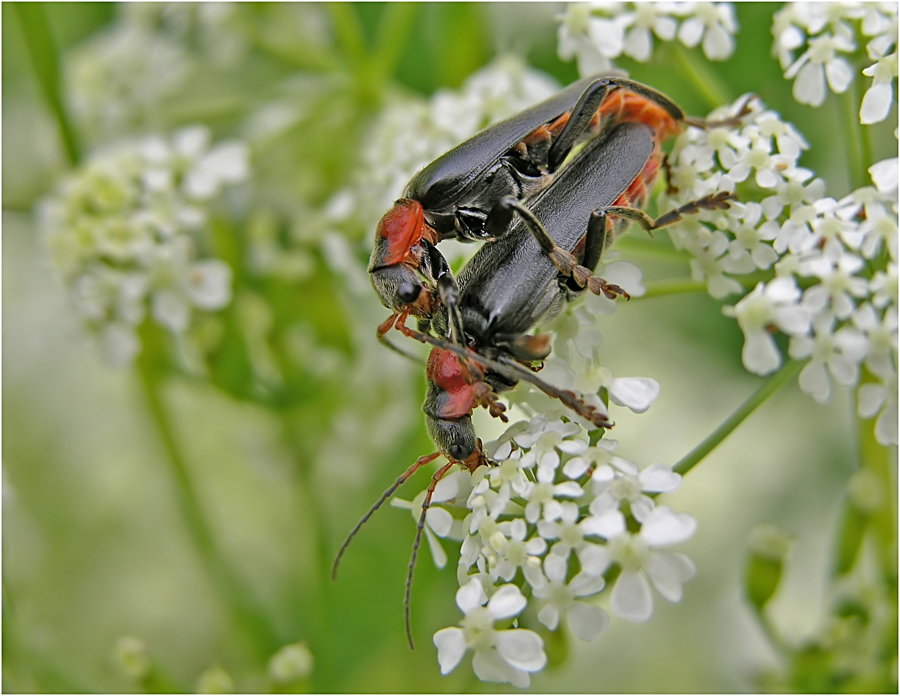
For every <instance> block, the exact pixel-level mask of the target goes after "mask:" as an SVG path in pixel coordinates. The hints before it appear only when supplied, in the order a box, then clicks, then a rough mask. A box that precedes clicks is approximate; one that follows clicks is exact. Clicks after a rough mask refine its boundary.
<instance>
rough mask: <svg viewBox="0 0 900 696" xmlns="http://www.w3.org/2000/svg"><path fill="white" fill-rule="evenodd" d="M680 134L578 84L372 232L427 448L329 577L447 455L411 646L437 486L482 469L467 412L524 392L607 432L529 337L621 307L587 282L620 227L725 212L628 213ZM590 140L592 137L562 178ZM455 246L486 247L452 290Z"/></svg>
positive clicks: (447, 159) (638, 108)
mask: <svg viewBox="0 0 900 696" xmlns="http://www.w3.org/2000/svg"><path fill="white" fill-rule="evenodd" d="M560 110H563V111H562V113H560ZM682 124H691V125H701V126H702V125H706V124H703V123H702V122H698V121H692V120H691V119H686V118H685V117H684V114H683V112H682V111H681V110H680V109H679V108H678V107H677V106H675V105H674V104H673V103H672V102H671V101H670V100H668V99H667V98H666V97H664V96H663V95H661V94H659V93H658V92H656V91H654V90H652V89H650V88H648V87H646V86H644V85H640V84H639V83H634V82H631V81H629V80H625V79H624V78H619V77H602V78H595V79H588V80H582V81H581V82H578V83H575V84H574V85H572V86H570V87H569V88H567V89H565V90H563V92H561V93H560V94H558V95H556V97H554V98H552V99H550V100H548V101H547V102H544V103H543V104H540V105H538V106H537V107H534V108H532V109H530V110H528V111H525V112H523V113H522V114H519V115H518V116H515V117H513V118H511V119H509V120H507V121H504V122H502V123H501V124H498V125H497V126H495V127H494V128H490V129H488V130H486V131H483V132H482V133H480V134H478V135H476V136H475V137H474V138H472V139H471V140H469V141H466V142H465V143H463V144H462V145H460V146H459V147H457V148H456V149H454V150H451V151H450V152H449V153H447V154H446V155H444V156H443V157H441V158H439V159H438V160H436V161H435V162H433V163H432V164H431V165H429V166H428V167H426V168H425V169H423V170H422V172H420V173H419V174H418V175H416V177H414V178H413V180H412V181H411V182H410V184H409V185H408V186H407V190H406V196H407V197H406V198H404V199H401V200H399V201H398V202H397V203H396V204H395V206H394V208H392V209H391V210H390V211H389V212H388V213H387V214H386V215H385V216H384V217H383V218H382V220H381V222H380V223H379V225H378V228H377V230H376V234H375V249H374V251H373V253H372V261H371V263H370V273H371V277H372V283H373V285H374V286H375V289H376V291H377V292H378V293H379V295H380V296H381V299H382V302H383V304H385V306H387V307H388V308H389V309H392V310H393V314H392V316H391V317H390V318H389V319H388V320H387V321H385V322H384V323H383V324H382V325H381V326H380V327H379V329H378V335H379V338H382V339H383V338H384V335H385V334H386V333H387V331H388V330H390V328H391V327H392V326H396V327H397V328H398V329H399V330H400V331H401V332H402V333H403V334H405V335H406V336H409V337H412V338H415V339H417V340H419V341H422V342H425V343H429V344H431V345H432V346H434V348H433V350H432V352H431V355H430V356H429V360H428V383H429V384H428V392H427V395H426V399H425V404H424V406H423V410H424V411H425V415H426V424H427V426H428V431H429V434H430V435H431V437H432V439H433V440H434V442H435V444H436V445H437V447H438V451H437V452H435V453H434V454H430V455H426V456H423V457H421V458H419V460H417V461H416V462H415V463H414V464H413V465H412V466H411V467H410V468H409V469H408V470H407V471H406V472H404V474H403V475H402V476H400V477H399V478H398V479H397V480H396V481H395V482H394V484H393V485H392V486H391V487H390V488H388V490H386V491H385V492H384V494H383V495H382V496H381V498H380V499H379V500H378V501H377V502H376V503H375V505H373V506H372V508H370V510H369V511H368V512H367V513H366V515H365V516H364V517H363V518H362V519H361V520H360V521H359V523H358V524H357V525H356V526H355V527H354V529H353V530H352V531H351V532H350V534H349V536H348V537H347V539H346V541H345V542H344V544H343V545H342V547H341V549H340V551H339V553H338V556H337V558H336V560H335V564H334V568H333V571H332V572H333V575H334V573H335V572H336V570H337V566H338V563H339V562H340V559H341V557H342V555H343V553H344V551H345V550H346V548H347V545H348V544H349V542H350V540H351V539H352V538H353V536H354V535H355V534H356V532H357V531H358V530H359V529H360V527H361V526H362V525H363V524H364V523H365V522H366V520H368V518H369V517H370V516H371V515H372V514H373V513H374V512H375V510H377V509H378V507H380V506H381V504H383V502H384V501H385V500H387V498H389V497H390V496H391V495H392V494H393V492H394V491H395V490H396V489H397V488H398V487H399V486H400V485H401V484H402V483H403V482H405V481H406V480H408V479H409V477H410V476H412V474H413V473H415V472H416V471H417V470H418V469H419V468H421V467H422V466H424V465H425V464H427V463H430V462H431V461H434V460H435V459H437V458H438V457H439V456H441V455H444V456H445V457H446V458H447V459H448V463H447V464H446V465H444V466H443V467H441V468H440V469H439V470H438V471H437V472H436V473H435V474H434V476H433V477H432V482H431V484H430V485H429V487H428V489H427V491H426V496H425V500H424V502H423V505H422V514H421V516H420V518H419V524H418V530H417V535H416V541H415V543H414V547H413V554H412V558H411V560H410V565H409V572H408V576H407V584H406V602H405V606H406V627H407V635H408V637H409V641H410V645H412V636H411V630H410V623H409V601H410V590H411V583H412V574H413V569H414V567H415V562H416V557H417V552H418V548H419V544H420V542H421V536H422V532H423V528H424V524H425V515H426V513H427V510H428V508H429V506H430V504H431V499H432V496H433V493H434V490H435V487H436V485H437V483H438V481H439V480H440V478H441V477H442V476H443V475H444V474H446V473H447V471H449V470H450V468H451V467H452V466H453V465H454V464H459V465H461V466H462V467H464V468H466V469H468V470H470V471H474V470H475V469H477V468H478V467H480V466H482V465H487V464H489V463H490V462H489V460H488V458H487V456H486V455H485V453H484V451H483V449H482V445H481V441H480V439H478V437H477V435H476V433H475V430H474V427H473V426H472V422H471V415H472V412H473V411H474V409H475V408H476V407H477V406H479V405H480V406H484V407H486V408H488V409H489V410H490V412H491V415H493V416H495V417H499V418H502V419H503V420H505V416H504V410H505V409H504V407H503V405H502V404H500V403H498V402H497V394H498V393H500V392H503V391H506V390H508V389H511V388H512V387H513V386H515V384H516V383H517V382H518V381H520V380H525V381H529V382H531V383H533V384H535V385H536V386H538V387H539V388H540V389H542V390H543V391H544V392H545V393H547V394H548V395H549V396H551V397H554V398H558V399H560V400H561V401H563V402H564V403H565V404H566V405H567V406H569V407H570V408H572V409H573V411H575V412H576V413H578V414H579V415H580V416H583V417H585V418H587V419H588V420H590V421H591V422H592V423H593V424H594V425H595V427H598V428H601V427H602V428H606V427H610V426H611V425H612V423H610V422H609V421H608V419H607V417H606V415H605V414H604V413H601V412H599V411H597V410H596V409H595V408H594V407H593V406H592V405H590V404H588V403H587V402H585V401H584V400H583V399H581V398H580V397H579V396H577V395H576V394H574V393H572V392H568V391H564V390H559V389H557V388H555V387H553V386H552V385H549V384H547V383H545V382H544V381H543V380H540V379H538V378H537V377H536V376H535V375H534V373H533V371H532V370H531V369H529V368H530V365H531V363H532V362H535V361H540V360H542V359H544V358H546V357H547V355H548V354H549V343H548V340H547V335H546V334H544V335H542V336H533V335H529V333H528V332H529V331H531V330H532V329H533V328H534V327H535V326H537V325H538V324H540V323H542V322H545V321H547V320H549V319H551V318H552V317H553V316H555V315H556V314H557V313H558V312H559V311H561V309H562V308H563V307H564V306H565V304H566V303H567V302H568V301H570V300H571V299H573V298H575V297H577V296H578V295H580V294H581V293H582V292H583V291H584V289H585V288H588V289H590V290H591V291H592V292H595V293H597V294H601V293H603V294H605V295H607V296H609V297H615V296H617V295H619V294H625V293H624V291H623V290H622V289H621V288H618V287H616V286H613V285H609V284H607V283H606V282H605V281H603V280H602V279H600V278H596V277H594V276H593V275H592V272H593V271H592V269H593V268H594V267H595V266H596V265H597V263H598V262H599V260H600V256H601V254H602V252H603V251H604V249H605V248H607V247H608V246H609V244H610V243H611V241H612V239H613V238H614V234H615V231H616V229H615V228H616V226H618V225H623V224H627V221H628V220H632V221H637V222H638V223H639V224H640V225H641V226H642V227H644V229H646V230H648V231H650V230H652V229H656V228H658V227H662V226H664V225H667V224H670V223H672V222H675V221H677V220H678V219H680V217H681V214H682V213H686V212H696V211H697V210H699V209H700V208H704V209H716V208H726V207H728V205H729V204H728V200H729V199H730V198H731V195H730V194H718V195H715V196H708V197H706V198H704V199H702V200H700V201H695V202H694V203H692V204H688V205H687V206H683V207H682V208H680V209H678V210H675V211H672V212H671V213H668V214H666V215H664V216H662V217H661V218H658V219H657V220H655V221H654V220H653V219H651V218H649V217H648V216H647V215H646V214H644V213H642V212H641V211H640V210H638V208H639V207H640V206H642V205H643V204H644V203H645V202H646V198H647V192H648V189H649V187H650V186H651V184H652V183H653V181H654V179H655V177H656V175H657V172H658V169H659V167H660V166H661V164H662V160H663V154H662V150H661V143H662V142H663V141H664V140H666V139H667V138H668V137H670V136H671V135H672V134H674V133H677V132H678V131H679V130H680V129H681V127H682ZM495 129H496V130H495ZM523 133H524V136H523ZM588 136H593V139H592V140H591V141H590V142H589V143H588V144H587V145H586V146H585V147H584V149H583V150H582V151H581V152H580V153H578V155H577V157H575V158H574V159H573V161H572V162H571V163H569V164H568V165H567V166H566V167H564V168H562V169H560V165H561V163H562V162H563V160H564V159H565V158H566V157H567V156H568V154H569V153H570V151H571V150H572V148H573V147H574V146H575V144H577V143H578V142H579V141H580V140H583V139H585V138H586V137H588ZM467 162H468V163H469V165H468V167H467V166H466V163H467ZM557 170H559V173H558V174H557V173H556V172H557ZM525 198H527V207H526V205H523V202H522V200H523V199H525ZM514 217H515V220H514ZM613 218H615V219H616V223H615V224H613ZM453 236H458V237H462V238H465V239H470V240H474V239H486V240H490V243H489V244H485V245H484V246H483V247H482V248H481V249H480V250H479V251H478V253H476V255H475V256H474V257H473V258H472V259H471V260H470V261H469V262H468V263H467V264H466V265H465V266H464V267H463V269H462V271H461V272H460V275H459V279H458V282H457V281H456V280H455V279H454V278H453V276H452V274H451V273H450V270H449V266H448V265H447V263H446V261H445V260H444V259H443V256H442V255H441V254H440V252H438V251H437V249H436V247H435V244H437V243H438V242H439V241H440V240H441V239H444V238H449V237H453ZM409 315H413V316H416V317H417V318H418V319H419V330H418V331H417V330H413V329H411V328H408V327H407V326H406V324H405V322H406V320H407V318H408V316H409ZM429 330H431V331H432V332H433V333H429Z"/></svg>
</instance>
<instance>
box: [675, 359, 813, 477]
mask: <svg viewBox="0 0 900 696" xmlns="http://www.w3.org/2000/svg"><path fill="white" fill-rule="evenodd" d="M802 364H803V363H801V362H799V361H796V360H788V361H787V362H786V363H785V364H784V365H783V366H782V367H781V369H780V370H778V372H776V373H775V374H774V375H772V376H771V377H769V379H768V380H766V383H765V384H763V385H762V386H761V387H760V388H759V389H758V390H757V391H756V393H755V394H754V395H753V396H751V397H750V398H749V399H747V400H746V401H745V402H744V403H743V404H741V406H740V407H739V408H738V409H737V410H736V411H735V412H734V413H732V414H731V415H730V416H729V417H728V418H727V419H726V420H725V422H724V423H722V425H720V426H719V427H718V428H716V429H715V430H714V431H713V433H712V434H711V435H710V436H709V437H707V438H706V439H705V440H704V441H703V442H701V443H700V444H699V445H698V446H697V447H695V448H694V449H693V450H692V451H691V452H690V453H688V455H687V456H685V457H684V458H683V459H682V460H681V461H680V462H678V463H677V464H676V465H675V466H674V467H673V470H674V471H675V472H676V473H679V474H681V475H682V476H683V475H684V474H686V473H687V472H689V471H690V470H691V469H693V468H694V467H695V466H697V464H699V463H700V462H701V461H702V460H703V458H704V457H706V455H707V454H709V453H710V452H712V451H713V450H714V449H715V448H716V447H718V446H719V444H721V442H722V441H723V440H724V439H725V438H726V437H728V436H729V435H731V433H732V432H734V431H735V430H736V429H737V427H738V426H739V425H740V424H741V423H743V422H744V420H746V419H747V417H748V416H749V415H750V414H751V413H753V412H754V411H755V410H756V409H757V408H758V407H759V406H761V405H762V404H763V403H765V401H766V400H767V399H768V398H769V397H770V396H772V394H774V393H775V392H777V391H778V390H779V389H781V387H783V386H784V385H785V384H786V383H787V382H788V380H790V379H791V377H793V376H794V374H795V373H796V372H797V371H798V370H799V369H800V366H801V365H802Z"/></svg>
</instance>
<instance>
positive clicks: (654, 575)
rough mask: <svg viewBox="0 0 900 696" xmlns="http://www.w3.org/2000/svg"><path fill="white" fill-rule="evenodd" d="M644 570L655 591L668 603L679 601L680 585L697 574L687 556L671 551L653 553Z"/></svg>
mask: <svg viewBox="0 0 900 696" xmlns="http://www.w3.org/2000/svg"><path fill="white" fill-rule="evenodd" d="M644 570H645V571H646V572H647V575H648V576H649V577H650V582H651V583H653V587H655V588H656V591H657V592H659V593H660V594H661V595H662V596H663V597H664V598H665V599H667V600H668V601H670V602H680V601H681V592H682V585H684V583H686V582H687V581H688V580H690V579H691V578H692V577H694V575H695V574H696V572H697V569H696V568H695V567H694V564H693V563H691V560H690V559H689V558H688V557H687V556H685V555H684V554H681V553H673V552H671V551H654V552H653V553H652V554H650V560H649V561H648V562H647V564H646V565H645V566H644Z"/></svg>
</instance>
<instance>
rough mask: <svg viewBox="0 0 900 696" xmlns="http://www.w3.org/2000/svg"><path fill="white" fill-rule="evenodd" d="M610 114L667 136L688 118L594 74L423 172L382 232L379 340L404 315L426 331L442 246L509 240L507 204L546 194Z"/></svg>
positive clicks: (655, 95)
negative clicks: (385, 314) (383, 315)
mask: <svg viewBox="0 0 900 696" xmlns="http://www.w3.org/2000/svg"><path fill="white" fill-rule="evenodd" d="M607 116H608V117H610V118H609V119H606V120H607V121H609V122H611V123H615V122H619V121H625V120H639V121H644V122H647V123H650V124H651V125H653V126H654V129H655V130H657V131H659V132H660V133H661V134H664V135H663V139H665V138H667V137H668V135H670V134H671V133H673V132H677V130H678V129H679V128H680V126H679V125H678V124H679V123H680V122H682V121H684V118H685V117H684V113H683V112H682V110H681V109H680V108H679V107H678V106H677V105H675V104H674V103H673V102H672V101H671V100H669V99H668V98H667V97H665V96H664V95H662V94H660V93H659V92H657V91H656V90H653V89H651V88H650V87H647V86H646V85H642V84H640V83H638V82H634V81H632V80H628V79H626V78H624V77H620V76H611V75H609V76H595V77H589V78H585V79H583V80H579V81H578V82H575V83H573V84H571V85H569V86H568V87H566V88H565V89H563V90H562V91H560V92H559V93H558V94H556V95H554V96H553V97H551V98H550V99H548V100H546V101H544V102H542V103H540V104H538V105H536V106H534V107H532V108H530V109H526V110H525V111H523V112H521V113H519V114H517V115H515V116H513V117H511V118H509V119H507V120H505V121H502V122H500V123H498V124H496V125H494V126H491V127H490V128H487V129H485V130H483V131H481V132H480V133H478V134H477V135H475V136H473V137H472V138H470V139H469V140H467V141H465V142H464V143H462V144H461V145H459V146H457V147H455V148H454V149H452V150H450V151H449V152H447V153H446V154H444V155H442V156H441V157H439V158H438V159H436V160H435V161H434V162H432V163H431V164H429V165H428V166H426V167H425V168H424V169H422V171H420V172H419V173H418V174H416V176H414V177H413V178H412V180H411V181H410V182H409V184H407V187H406V190H405V192H404V197H403V198H401V199H399V200H398V201H397V202H396V203H395V204H394V206H393V207H392V208H391V209H390V210H389V211H388V212H387V213H385V215H384V216H383V217H382V218H381V220H380V221H379V223H378V226H377V228H376V230H375V244H374V248H373V250H372V256H371V259H370V262H369V273H370V277H371V280H372V284H373V286H374V287H375V290H376V292H377V293H378V295H379V297H380V298H381V301H382V304H384V305H385V306H386V307H387V308H388V309H391V310H392V311H393V312H394V315H392V316H391V317H390V318H389V319H388V320H387V321H386V322H384V323H383V324H382V325H381V326H380V327H379V331H378V336H379V338H382V339H383V337H384V334H385V333H386V332H387V331H388V330H389V329H390V328H391V326H392V325H393V323H394V319H396V316H397V314H398V313H399V312H401V311H403V310H408V312H409V313H410V314H412V315H413V316H416V317H419V318H420V319H423V320H424V323H425V324H426V325H427V320H428V318H430V317H431V316H432V315H433V314H434V313H435V311H436V310H437V307H438V306H439V304H440V300H439V296H438V293H437V291H436V288H437V282H438V279H439V278H440V277H441V276H443V275H445V274H446V273H448V272H449V268H448V266H447V263H446V261H445V260H444V259H443V256H442V255H441V254H440V253H439V252H438V251H437V250H436V249H435V248H434V245H436V244H437V243H438V242H440V241H441V240H443V239H448V238H451V237H458V238H461V239H464V240H469V241H478V240H493V239H496V238H498V237H500V236H502V235H503V234H504V233H505V232H506V230H507V229H508V227H509V224H510V222H511V221H512V210H511V209H510V208H509V207H508V206H503V205H500V201H501V200H502V199H504V198H507V197H513V198H515V199H517V200H522V199H525V198H527V197H529V196H531V195H534V194H535V193H536V192H538V191H539V190H541V189H542V188H544V187H546V186H547V184H548V183H549V182H550V181H551V179H552V177H553V174H554V173H555V172H556V171H557V169H558V168H559V166H560V165H561V164H562V163H563V161H564V160H565V159H566V157H567V156H568V154H569V153H570V152H571V150H572V148H573V147H574V146H575V145H576V144H577V143H578V142H579V141H580V140H581V139H583V138H584V137H586V136H588V135H589V134H591V133H592V132H593V131H594V130H596V129H597V128H600V127H604V126H605V124H602V123H601V121H603V120H604V118H605V117H607ZM423 283H424V285H423ZM425 286H428V288H427V289H428V291H426V292H423V288H424V287H425Z"/></svg>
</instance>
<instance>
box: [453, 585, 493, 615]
mask: <svg viewBox="0 0 900 696" xmlns="http://www.w3.org/2000/svg"><path fill="white" fill-rule="evenodd" d="M487 601H488V599H487V595H486V594H485V593H484V587H482V585H481V581H480V580H479V579H478V578H472V579H471V580H469V582H467V583H466V584H465V585H463V586H462V587H460V588H459V589H458V590H457V591H456V606H458V607H459V608H460V610H462V612H463V613H464V614H467V613H469V612H470V611H472V609H474V608H475V607H480V606H483V605H484V603H485V602H487Z"/></svg>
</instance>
